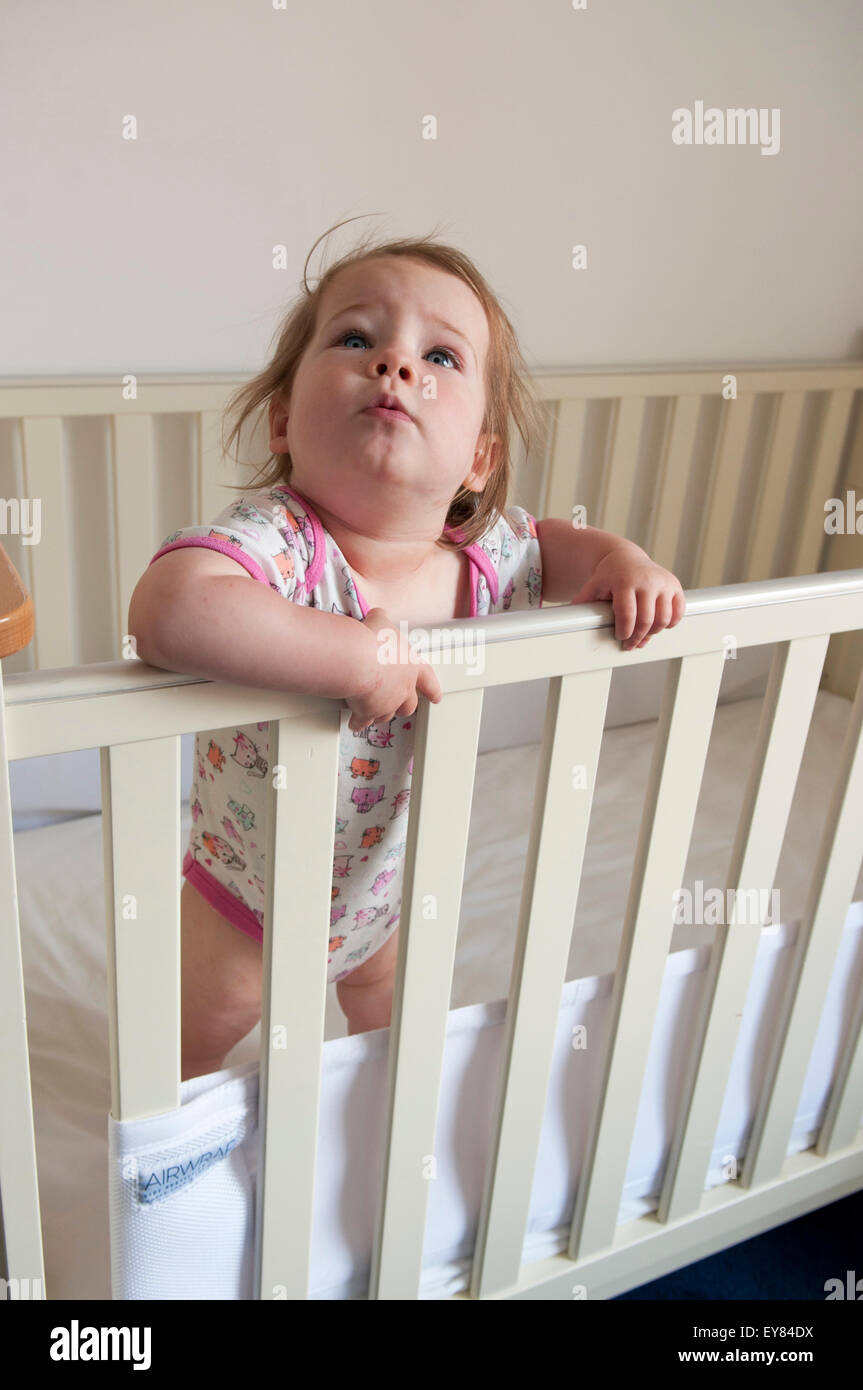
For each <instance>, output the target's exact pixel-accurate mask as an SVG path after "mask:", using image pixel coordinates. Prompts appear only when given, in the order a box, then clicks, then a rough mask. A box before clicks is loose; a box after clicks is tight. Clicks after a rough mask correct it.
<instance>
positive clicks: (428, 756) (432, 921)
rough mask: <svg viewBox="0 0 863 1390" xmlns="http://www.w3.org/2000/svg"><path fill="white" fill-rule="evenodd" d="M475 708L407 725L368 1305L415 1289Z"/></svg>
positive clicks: (448, 704) (442, 711) (426, 708)
mask: <svg viewBox="0 0 863 1390" xmlns="http://www.w3.org/2000/svg"><path fill="white" fill-rule="evenodd" d="M482 701H483V691H482V689H479V690H463V691H454V692H449V693H448V694H447V697H446V699H445V700H443V701H441V703H440V704H431V703H430V702H429V701H428V700H421V701H420V704H419V706H418V708H417V713H416V716H415V718H416V734H415V741H414V768H413V776H412V783H411V804H410V814H409V820H408V828H407V845H406V857H405V870H404V882H403V889H402V901H401V917H400V920H399V945H398V957H397V961H396V976H395V988H394V992H393V1009H392V1019H391V1024H390V1044H389V1054H388V1071H387V1102H386V1115H387V1127H386V1141H385V1145H384V1161H383V1175H382V1183H381V1192H380V1201H379V1206H378V1212H377V1223H376V1230H375V1240H374V1245H373V1249H372V1264H371V1277H370V1283H369V1297H370V1298H379V1299H414V1298H416V1297H417V1296H418V1293H419V1288H420V1278H421V1272H422V1251H423V1237H424V1232H425V1218H426V1206H427V1203H428V1193H429V1182H431V1181H433V1179H434V1171H435V1166H436V1164H437V1163H438V1162H442V1161H443V1158H442V1156H438V1155H436V1154H435V1152H434V1142H435V1134H436V1129H437V1111H438V1099H439V1095H440V1083H441V1070H442V1067H443V1053H444V1043H445V1040H446V1029H447V1020H448V1015H449V1003H450V996H451V992H452V972H453V965H454V962H455V947H456V939H457V936H458V921H459V909H460V906H461V894H462V881H463V878H464V864H465V854H466V848H467V837H468V831H469V828H470V810H471V797H472V792H473V779H474V772H475V769H476V753H477V744H478V740H479V725H480V718H481V715H482Z"/></svg>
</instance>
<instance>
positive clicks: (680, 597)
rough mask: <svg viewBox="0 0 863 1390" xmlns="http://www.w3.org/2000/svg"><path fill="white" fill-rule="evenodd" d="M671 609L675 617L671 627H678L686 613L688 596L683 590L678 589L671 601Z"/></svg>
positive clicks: (670, 624)
mask: <svg viewBox="0 0 863 1390" xmlns="http://www.w3.org/2000/svg"><path fill="white" fill-rule="evenodd" d="M671 609H672V613H673V615H674V616H673V618H672V621H671V622H670V623H669V627H677V624H678V623H679V622H680V620H681V619H682V617H683V615H684V614H685V612H686V595H685V594H684V592H683V590H682V589H678V590H677V592H676V593H675V595H674V597H673V599H672V600H671Z"/></svg>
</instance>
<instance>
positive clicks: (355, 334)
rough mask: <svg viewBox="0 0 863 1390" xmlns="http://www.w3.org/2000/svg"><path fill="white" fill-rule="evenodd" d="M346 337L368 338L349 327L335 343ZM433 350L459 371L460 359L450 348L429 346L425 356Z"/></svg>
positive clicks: (428, 355) (364, 340)
mask: <svg viewBox="0 0 863 1390" xmlns="http://www.w3.org/2000/svg"><path fill="white" fill-rule="evenodd" d="M348 338H361V339H362V340H363V342H364V343H368V338H367V337H366V335H365V333H361V332H360V330H359V329H358V328H349V329H347V331H346V332H345V333H342V335H341V337H339V338H338V339H337V340H336V341H337V344H341V343H344V342H345V341H346V339H348ZM433 352H442V353H443V354H444V356H445V357H449V358H451V359H452V361H453V362H454V363H455V365H456V367H457V368H458V370H459V371H461V361H460V359H459V358H458V357H457V356H456V354H455V353H454V352H453V351H452V349H451V348H445V347H435V348H429V350H428V352H427V353H426V356H427V357H430V356H431V354H432V353H433Z"/></svg>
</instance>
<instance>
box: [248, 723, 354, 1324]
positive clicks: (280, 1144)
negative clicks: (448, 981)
mask: <svg viewBox="0 0 863 1390" xmlns="http://www.w3.org/2000/svg"><path fill="white" fill-rule="evenodd" d="M341 713H342V706H341V705H340V704H338V703H336V702H333V703H332V704H331V705H330V706H328V707H325V708H324V709H323V710H315V711H313V712H311V713H309V714H305V715H302V716H298V717H296V718H293V719H279V720H270V750H269V758H270V765H269V768H268V782H269V785H268V788H267V797H268V799H267V851H266V886H265V895H264V940H263V965H262V968H263V976H262V991H261V1054H260V1091H259V1102H258V1126H259V1136H258V1137H259V1149H258V1180H257V1193H256V1201H257V1212H256V1216H257V1219H256V1223H255V1230H256V1248H255V1271H256V1273H255V1279H256V1286H255V1297H256V1298H258V1299H303V1298H308V1293H309V1260H310V1257H311V1242H312V1215H313V1210H314V1183H315V1158H316V1153H317V1144H318V1114H319V1106H320V1088H321V1065H322V1051H323V1041H324V1017H325V1012H326V999H327V956H328V951H327V945H328V941H329V936H330V909H331V893H332V882H333V828H334V826H335V820H336V805H337V800H336V795H337V787H338V764H339V728H340V720H341ZM297 769H302V779H301V780H302V792H301V795H302V804H301V805H299V804H298V797H297V792H296V786H297ZM297 903H301V904H303V909H302V911H301V912H300V913H298V912H297V911H296V904H297Z"/></svg>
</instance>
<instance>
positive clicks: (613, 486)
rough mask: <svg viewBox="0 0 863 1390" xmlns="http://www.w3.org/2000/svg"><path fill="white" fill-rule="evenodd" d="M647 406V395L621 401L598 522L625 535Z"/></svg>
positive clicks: (615, 419)
mask: <svg viewBox="0 0 863 1390" xmlns="http://www.w3.org/2000/svg"><path fill="white" fill-rule="evenodd" d="M644 407H645V398H644V397H643V396H635V397H624V398H623V399H621V400H619V401H618V402H617V406H616V408H615V413H614V423H613V425H612V438H611V448H610V451H609V463H608V468H607V470H606V475H605V486H604V488H603V494H602V499H601V501H600V504H599V519H598V521H597V522H596V525H597V526H598V527H599V528H600V529H601V530H604V531H616V532H617V533H618V534H619V535H621V536H623V535H625V534H626V528H627V521H628V518H629V505H630V502H631V501H632V490H633V486H634V484H635V471H636V467H637V465H638V445H639V441H640V439H641V425H642V421H643V420H644Z"/></svg>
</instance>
